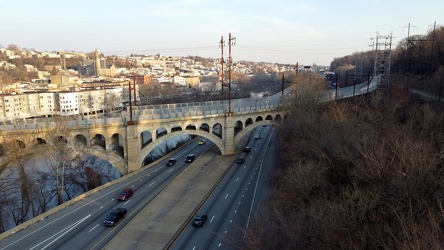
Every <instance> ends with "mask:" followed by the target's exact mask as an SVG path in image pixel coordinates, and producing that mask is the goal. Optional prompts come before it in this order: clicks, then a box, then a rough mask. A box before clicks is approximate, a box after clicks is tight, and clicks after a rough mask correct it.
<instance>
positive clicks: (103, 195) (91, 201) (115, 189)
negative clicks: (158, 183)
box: [2, 171, 153, 249]
mask: <svg viewBox="0 0 444 250" xmlns="http://www.w3.org/2000/svg"><path fill="white" fill-rule="evenodd" d="M151 173H153V171H151V172H149V173H146V174H144V175H142V176H140V177H138V178H136V179H135V180H133V181H130V182H128V184H130V183H134V182H136V181H138V180H140V181H142V179H143V178H145V177H147V176H151ZM121 188H122V186H119V187H117V188H114V189H112V190H110V191H108V192H106V193H104V194H102V195H100V196H99V197H97V198H95V199H92V200H90V201H88V202H87V203H85V204H83V205H81V206H80V207H78V208H75V209H74V210H72V211H70V212H67V213H66V214H64V215H62V216H60V217H59V218H57V219H55V220H53V221H49V222H48V224H46V225H43V226H41V227H39V228H37V229H35V230H34V231H32V232H30V233H28V234H26V235H24V236H23V237H21V238H19V239H17V240H16V241H14V242H12V243H10V244H8V245H7V246H5V247H4V248H2V249H5V248H7V247H10V246H12V245H14V244H16V243H17V242H19V241H21V240H23V239H25V238H27V237H29V236H31V235H33V234H34V233H36V232H38V231H40V230H44V229H45V228H46V227H47V226H49V225H52V224H53V223H55V222H57V221H59V220H62V219H63V218H65V217H66V216H68V215H70V214H72V213H75V212H76V211H78V210H80V209H82V208H83V207H85V206H88V205H90V204H92V203H95V202H97V201H98V200H99V199H101V198H103V197H105V196H107V195H109V194H111V193H114V192H116V191H117V190H119V189H121ZM113 200H114V199H113Z"/></svg>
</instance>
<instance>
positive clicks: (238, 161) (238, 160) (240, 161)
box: [237, 157, 245, 164]
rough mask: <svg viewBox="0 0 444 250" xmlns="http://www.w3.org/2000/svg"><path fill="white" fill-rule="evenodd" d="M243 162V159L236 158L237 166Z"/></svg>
mask: <svg viewBox="0 0 444 250" xmlns="http://www.w3.org/2000/svg"><path fill="white" fill-rule="evenodd" d="M244 162H245V158H244V157H239V158H237V164H242V163H244Z"/></svg>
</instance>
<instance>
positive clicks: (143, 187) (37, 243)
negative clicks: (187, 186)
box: [0, 141, 213, 249]
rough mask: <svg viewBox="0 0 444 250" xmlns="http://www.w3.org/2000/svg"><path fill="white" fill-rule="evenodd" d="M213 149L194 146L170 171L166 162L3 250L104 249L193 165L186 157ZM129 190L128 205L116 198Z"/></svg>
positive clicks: (15, 238)
mask: <svg viewBox="0 0 444 250" xmlns="http://www.w3.org/2000/svg"><path fill="white" fill-rule="evenodd" d="M212 146H213V145H212V143H210V142H209V141H208V142H207V143H206V144H205V145H198V144H197V143H192V144H190V145H189V146H188V147H186V148H183V149H181V150H179V151H178V152H176V153H174V154H173V155H172V156H171V157H175V158H177V163H176V164H175V165H173V166H171V167H167V166H165V163H166V160H163V161H162V162H159V163H158V164H157V165H154V166H153V167H150V168H149V169H146V170H144V171H142V172H140V173H138V174H137V175H135V176H133V177H131V178H128V179H126V180H124V181H122V182H120V183H117V184H115V185H113V186H111V187H109V188H106V189H104V190H102V191H100V192H98V193H95V194H93V195H91V196H89V197H87V198H85V199H84V200H82V201H79V202H77V203H76V204H74V205H72V206H70V207H67V208H65V209H63V210H62V211H60V212H58V213H56V214H53V215H51V216H49V217H48V218H46V219H44V220H42V221H40V222H37V223H34V224H33V225H31V226H30V227H28V228H26V229H24V230H21V231H19V232H17V233H15V234H14V235H12V236H10V237H8V238H5V239H3V240H2V241H0V249H101V248H102V247H103V246H104V245H105V244H106V243H107V242H108V241H109V240H110V239H112V237H113V236H115V235H116V234H117V233H118V232H119V231H120V230H121V229H122V228H123V227H124V226H125V225H126V224H127V223H128V222H129V221H130V220H131V219H132V218H134V217H135V216H136V215H137V213H138V212H139V211H140V210H141V209H143V208H144V207H145V206H146V205H147V204H148V203H149V202H151V201H152V200H153V199H154V198H155V197H156V195H157V194H158V193H159V192H160V191H162V189H164V188H165V186H166V185H167V184H168V183H170V182H171V180H173V179H174V178H175V177H176V176H177V175H179V174H180V173H181V172H182V171H183V170H184V169H185V168H186V167H187V166H189V164H190V163H185V162H184V161H183V160H184V159H185V157H186V155H188V154H190V153H194V154H196V157H199V156H200V155H202V154H203V153H204V152H206V151H207V150H208V149H209V148H211V147H212ZM191 164H192V163H191ZM125 187H131V188H132V189H133V190H134V195H133V197H131V198H130V199H129V200H127V201H124V202H119V201H117V200H116V199H115V198H116V196H117V194H118V193H119V192H120V191H121V190H122V189H123V188H125ZM118 207H123V208H126V209H128V213H127V215H126V217H125V218H124V219H122V220H120V221H119V222H118V223H117V225H116V226H115V227H105V226H104V225H103V224H102V221H103V219H104V218H105V216H106V215H107V214H108V212H109V211H111V210H112V209H114V208H118Z"/></svg>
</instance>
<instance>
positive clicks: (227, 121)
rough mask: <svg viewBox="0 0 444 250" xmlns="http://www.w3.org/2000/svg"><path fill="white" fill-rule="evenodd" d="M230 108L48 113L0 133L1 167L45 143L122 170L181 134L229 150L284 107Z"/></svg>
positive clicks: (251, 102) (245, 103)
mask: <svg viewBox="0 0 444 250" xmlns="http://www.w3.org/2000/svg"><path fill="white" fill-rule="evenodd" d="M232 103H233V105H232V112H227V110H226V108H227V105H226V102H224V101H215V102H203V103H191V104H169V105H158V106H139V107H134V109H133V120H132V122H130V121H129V120H128V118H129V114H128V113H127V112H125V111H123V112H122V113H120V114H119V116H116V115H114V116H113V115H107V116H106V117H105V116H103V117H95V118H94V119H88V120H85V119H84V118H83V119H82V118H80V119H79V118H78V117H69V118H68V119H64V120H63V121H55V120H52V121H48V119H49V118H47V119H45V120H41V121H38V120H37V121H33V122H31V123H22V124H14V128H10V129H6V130H5V131H2V136H1V137H0V140H1V141H0V166H4V165H6V164H8V163H9V162H11V156H10V155H8V154H7V152H8V151H9V150H10V149H11V146H12V149H14V150H24V151H29V152H32V151H35V150H36V149H37V148H42V147H44V146H48V145H51V146H57V145H61V144H59V143H61V142H62V143H63V146H66V147H70V148H74V149H76V150H78V151H80V152H84V153H87V154H90V155H93V156H96V157H99V158H101V159H103V160H106V161H108V162H110V163H111V164H112V165H113V166H114V167H116V168H117V169H118V170H119V171H120V172H121V173H122V174H128V173H130V172H133V171H135V170H138V169H140V168H141V167H143V164H144V159H145V157H146V156H147V155H148V154H149V153H150V152H151V151H152V150H153V149H154V148H156V147H157V146H159V145H160V144H161V143H163V142H165V141H167V140H168V139H170V138H172V137H174V136H177V135H183V134H191V135H197V136H202V137H205V138H206V139H207V140H210V141H212V142H213V143H214V144H215V145H216V146H217V147H218V148H219V150H220V152H221V154H222V155H226V154H233V153H234V149H235V147H236V145H237V143H238V142H239V141H240V139H241V138H242V137H243V136H244V135H246V134H248V133H249V132H250V131H251V130H253V129H254V128H255V127H257V126H260V125H263V124H268V123H274V122H280V121H282V119H283V118H284V117H285V112H284V111H283V110H282V109H281V108H280V105H281V101H280V99H278V98H275V99H273V98H270V99H260V100H259V99H258V100H255V99H240V100H232Z"/></svg>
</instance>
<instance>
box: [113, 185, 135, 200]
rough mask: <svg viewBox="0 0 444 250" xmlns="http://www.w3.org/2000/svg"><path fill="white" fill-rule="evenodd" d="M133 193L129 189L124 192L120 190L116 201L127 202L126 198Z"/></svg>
mask: <svg viewBox="0 0 444 250" xmlns="http://www.w3.org/2000/svg"><path fill="white" fill-rule="evenodd" d="M133 193H134V191H133V190H132V189H131V188H125V189H124V190H122V192H120V193H119V194H118V195H117V200H118V201H126V200H128V198H130V197H131V196H133Z"/></svg>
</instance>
